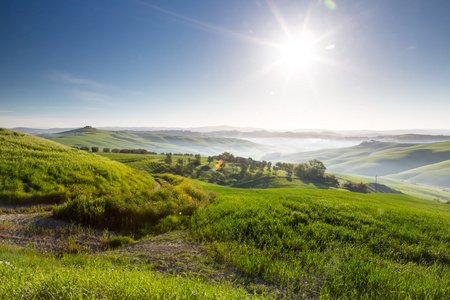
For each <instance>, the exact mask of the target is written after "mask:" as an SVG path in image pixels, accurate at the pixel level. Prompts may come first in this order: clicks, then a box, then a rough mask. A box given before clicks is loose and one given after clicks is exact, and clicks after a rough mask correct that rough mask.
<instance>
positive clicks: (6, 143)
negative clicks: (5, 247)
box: [0, 129, 155, 204]
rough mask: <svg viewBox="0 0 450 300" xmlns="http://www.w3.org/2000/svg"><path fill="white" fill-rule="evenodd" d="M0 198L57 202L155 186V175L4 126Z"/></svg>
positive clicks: (0, 136) (0, 135)
mask: <svg viewBox="0 0 450 300" xmlns="http://www.w3.org/2000/svg"><path fill="white" fill-rule="evenodd" d="M0 141H1V143H0V201H1V202H2V203H3V204H7V203H9V204H14V203H16V204H17V203H31V202H33V203H39V202H48V203H58V202H62V201H65V200H67V199H69V198H72V197H75V196H79V195H85V196H99V195H119V194H135V193H141V192H143V191H151V190H152V189H153V188H154V186H155V181H154V179H153V178H152V177H151V176H149V175H146V174H144V173H141V172H139V171H136V170H134V169H132V168H130V167H127V166H125V165H123V164H121V163H118V162H115V161H111V160H109V159H107V158H104V157H100V156H97V155H92V154H89V153H87V152H85V151H79V150H76V149H72V148H69V147H66V146H63V145H61V144H59V143H55V142H53V141H49V140H46V139H43V138H39V137H35V136H31V135H28V134H24V133H19V132H15V131H11V130H7V129H0Z"/></svg>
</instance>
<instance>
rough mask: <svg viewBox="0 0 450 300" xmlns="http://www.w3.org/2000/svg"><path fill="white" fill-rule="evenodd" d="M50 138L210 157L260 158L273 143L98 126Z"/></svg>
mask: <svg viewBox="0 0 450 300" xmlns="http://www.w3.org/2000/svg"><path fill="white" fill-rule="evenodd" d="M46 138H48V139H51V140H53V141H55V142H58V143H61V144H63V145H66V146H77V147H80V146H87V147H99V148H100V149H102V148H111V149H113V148H118V149H146V150H147V151H153V152H157V153H160V152H164V153H168V152H175V153H194V154H201V155H206V156H208V155H217V154H220V153H223V152H226V151H228V152H231V153H233V154H236V155H241V156H250V155H252V156H254V157H259V156H261V155H263V154H264V153H267V152H270V151H271V148H270V147H269V146H264V145H260V144H256V143H253V142H249V141H245V140H241V139H234V138H216V137H189V136H174V135H161V134H152V133H148V132H126V131H105V130H98V129H95V128H82V129H75V130H70V131H66V132H61V133H55V134H51V135H47V136H46ZM100 151H101V150H100Z"/></svg>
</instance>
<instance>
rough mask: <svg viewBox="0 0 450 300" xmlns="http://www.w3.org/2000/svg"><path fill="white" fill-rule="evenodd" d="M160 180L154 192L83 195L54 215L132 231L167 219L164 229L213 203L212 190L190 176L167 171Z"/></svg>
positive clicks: (66, 204)
mask: <svg viewBox="0 0 450 300" xmlns="http://www.w3.org/2000/svg"><path fill="white" fill-rule="evenodd" d="M157 180H158V181H159V182H161V184H162V187H161V188H160V189H159V190H158V191H156V192H154V193H142V194H141V195H134V196H105V197H99V198H93V197H86V196H80V197H77V198H75V199H73V200H70V201H68V202H66V203H65V204H64V205H62V206H60V207H55V208H54V210H53V215H54V216H55V217H56V218H59V219H64V220H67V221H70V222H75V223H78V224H82V225H85V226H91V227H95V228H100V229H105V228H107V229H111V230H118V229H125V230H132V231H138V230H140V229H142V228H146V227H147V228H148V227H153V226H156V225H158V223H159V222H160V220H163V219H164V220H163V221H162V223H161V224H160V225H159V227H157V229H156V231H164V230H169V229H170V228H175V227H176V228H178V227H179V225H181V224H185V220H184V218H189V217H190V216H192V215H193V214H194V213H195V212H196V211H197V210H199V209H201V208H202V207H204V206H205V205H208V204H210V203H211V199H212V198H213V197H214V194H212V193H211V192H206V191H204V190H201V189H200V188H198V187H195V186H194V185H193V184H192V182H191V181H190V180H189V179H186V178H183V177H180V176H175V175H169V174H165V175H161V176H160V177H159V178H158V179H157ZM179 215H181V216H182V217H179ZM169 216H171V217H176V218H177V220H182V221H183V222H180V224H170V222H169V221H172V220H174V219H173V218H172V219H170V218H167V217H169ZM165 218H167V219H165ZM174 223H178V222H174ZM175 225H176V226H175ZM174 226H175V227H174ZM183 226H184V225H183Z"/></svg>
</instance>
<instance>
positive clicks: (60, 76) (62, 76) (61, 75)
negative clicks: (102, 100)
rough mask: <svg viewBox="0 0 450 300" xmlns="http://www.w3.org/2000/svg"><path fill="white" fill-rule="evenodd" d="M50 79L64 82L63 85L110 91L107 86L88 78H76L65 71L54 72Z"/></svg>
mask: <svg viewBox="0 0 450 300" xmlns="http://www.w3.org/2000/svg"><path fill="white" fill-rule="evenodd" d="M48 78H49V79H52V80H55V81H58V82H62V83H67V84H77V85H83V86H88V87H90V88H93V89H96V90H107V89H108V87H107V86H105V85H103V84H101V83H98V82H95V81H93V80H90V79H86V78H80V77H75V76H73V75H71V74H69V73H67V72H63V71H56V70H52V71H51V73H50V75H49V76H48Z"/></svg>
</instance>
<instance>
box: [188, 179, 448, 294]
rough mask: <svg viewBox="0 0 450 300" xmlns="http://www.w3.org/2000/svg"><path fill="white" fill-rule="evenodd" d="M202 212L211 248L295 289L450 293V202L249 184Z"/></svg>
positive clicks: (223, 192) (201, 229) (196, 226)
mask: <svg viewBox="0 0 450 300" xmlns="http://www.w3.org/2000/svg"><path fill="white" fill-rule="evenodd" d="M205 188H206V189H209V190H213V191H214V192H216V193H218V194H220V196H219V197H217V198H216V199H215V200H214V205H212V206H209V207H207V208H205V209H203V210H201V211H199V212H198V213H197V214H196V215H195V216H194V218H193V220H192V233H193V235H194V236H195V237H196V238H197V239H199V240H200V241H202V242H203V243H207V245H208V251H209V253H211V255H214V256H215V257H216V258H217V259H219V260H222V261H226V262H228V263H229V264H230V265H232V266H234V267H236V268H239V269H240V270H241V271H243V272H244V273H246V274H249V275H252V276H256V277H261V278H263V279H264V280H265V281H267V282H270V283H273V284H277V285H279V286H280V289H281V290H283V291H284V292H285V293H287V295H290V297H292V298H295V297H300V298H301V297H304V298H324V299H328V298H333V299H446V298H448V297H450V266H449V263H450V250H449V249H450V231H449V230H448V228H449V226H450V206H448V205H445V204H438V203H435V202H431V201H426V200H421V199H417V198H413V197H409V196H404V195H393V194H356V193H350V192H342V191H324V190H298V189H276V190H243V189H232V188H222V187H217V186H213V185H206V184H205Z"/></svg>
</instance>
